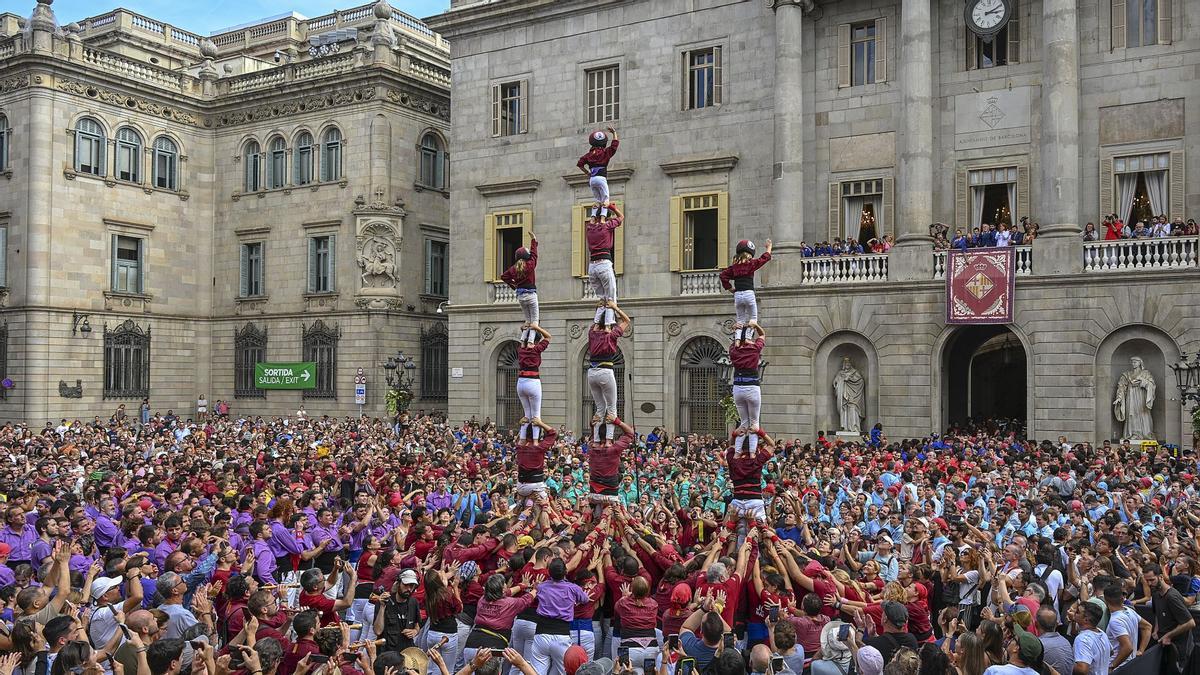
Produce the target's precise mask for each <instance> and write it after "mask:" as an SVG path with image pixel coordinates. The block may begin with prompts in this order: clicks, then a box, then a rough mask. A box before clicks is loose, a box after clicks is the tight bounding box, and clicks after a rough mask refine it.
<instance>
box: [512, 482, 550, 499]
mask: <svg viewBox="0 0 1200 675" xmlns="http://www.w3.org/2000/svg"><path fill="white" fill-rule="evenodd" d="M517 494H519V495H521V496H522V497H528V496H530V495H536V494H546V484H545V483H544V482H540V483H517Z"/></svg>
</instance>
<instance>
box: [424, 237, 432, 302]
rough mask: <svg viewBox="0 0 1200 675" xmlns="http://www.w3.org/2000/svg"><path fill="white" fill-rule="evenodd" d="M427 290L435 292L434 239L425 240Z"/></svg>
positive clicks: (427, 291)
mask: <svg viewBox="0 0 1200 675" xmlns="http://www.w3.org/2000/svg"><path fill="white" fill-rule="evenodd" d="M425 292H426V293H432V292H433V240H432V239H426V240H425Z"/></svg>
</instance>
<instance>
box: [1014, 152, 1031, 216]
mask: <svg viewBox="0 0 1200 675" xmlns="http://www.w3.org/2000/svg"><path fill="white" fill-rule="evenodd" d="M1014 208H1016V210H1017V211H1016V213H1013V214H1010V217H1009V219H1010V220H1012V222H1013V223H1014V224H1016V223H1019V222H1021V216H1030V217H1031V218H1032V215H1033V214H1032V213H1030V210H1031V209H1030V206H1029V167H1028V166H1018V167H1017V204H1016V206H1015V207H1014Z"/></svg>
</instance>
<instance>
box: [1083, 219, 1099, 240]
mask: <svg viewBox="0 0 1200 675" xmlns="http://www.w3.org/2000/svg"><path fill="white" fill-rule="evenodd" d="M1098 236H1099V235H1097V234H1096V224H1095V223H1092V222H1089V223H1088V224H1087V225H1084V226H1083V240H1084V241H1096V239H1097V237H1098Z"/></svg>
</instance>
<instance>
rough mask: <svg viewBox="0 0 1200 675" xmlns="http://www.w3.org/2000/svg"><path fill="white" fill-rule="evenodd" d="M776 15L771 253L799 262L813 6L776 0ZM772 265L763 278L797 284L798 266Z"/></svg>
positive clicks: (793, 0) (809, 1)
mask: <svg viewBox="0 0 1200 675" xmlns="http://www.w3.org/2000/svg"><path fill="white" fill-rule="evenodd" d="M772 8H773V9H774V10H775V98H774V101H773V105H774V113H775V118H774V122H775V163H774V165H773V167H772V168H773V171H774V179H773V180H772V182H771V183H772V190H773V192H774V196H775V225H774V227H773V228H771V234H772V237H773V238H774V239H775V240H776V242H777V243H776V245H775V252H776V254H777V255H779V256H783V257H784V258H785V259H786V258H799V257H800V242H801V241H803V240H804V216H803V213H804V209H802V208H801V206H802V205H803V204H804V45H803V43H802V42H801V37H802V33H803V29H804V21H803V19H804V12H805V11H811V10H812V0H774V2H773V3H772ZM783 262H784V261H783V260H781V261H780V264H772V265H770V266H769V267H768V268H767V269H764V272H767V273H768V274H769V275H770V277H769V278H770V279H771V280H772V281H774V282H775V283H773V284H771V285H785V284H786V285H792V284H799V283H800V274H801V272H802V269H801V266H800V263H799V260H796V261H794V262H793V261H788V263H787V264H783Z"/></svg>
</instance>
